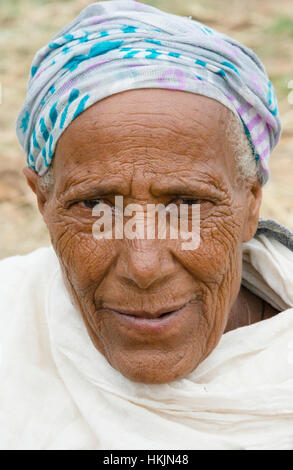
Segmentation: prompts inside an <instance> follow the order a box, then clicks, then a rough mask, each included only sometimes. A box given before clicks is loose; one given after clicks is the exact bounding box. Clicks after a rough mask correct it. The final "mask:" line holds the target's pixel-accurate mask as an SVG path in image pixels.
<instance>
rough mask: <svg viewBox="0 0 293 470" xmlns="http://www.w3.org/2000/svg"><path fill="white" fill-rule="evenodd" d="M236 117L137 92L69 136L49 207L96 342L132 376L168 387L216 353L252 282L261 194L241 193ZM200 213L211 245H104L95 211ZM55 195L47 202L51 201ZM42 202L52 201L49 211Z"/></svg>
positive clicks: (110, 103) (186, 97)
mask: <svg viewBox="0 0 293 470" xmlns="http://www.w3.org/2000/svg"><path fill="white" fill-rule="evenodd" d="M228 119H230V111H229V110H227V109H226V108H225V107H224V106H222V105H221V104H220V103H217V102H216V101H214V100H211V99H208V98H205V97H202V96H197V95H193V94H191V93H186V92H180V91H174V90H160V89H157V90H154V89H145V90H135V91H134V90H132V91H127V92H124V93H120V94H117V95H114V96H112V97H110V98H107V99H105V100H103V101H101V102H99V103H97V104H96V105H94V106H92V107H91V108H89V109H88V110H86V111H85V112H84V113H83V114H81V115H80V116H79V117H78V118H77V119H75V120H74V121H73V122H72V123H71V124H70V126H69V127H68V129H67V130H66V131H65V132H64V134H63V135H62V137H61V138H60V140H59V142H58V145H57V150H56V154H55V159H54V165H53V170H54V187H53V190H52V192H51V193H50V195H43V196H42V197H41V196H40V195H39V203H40V207H41V210H42V212H43V215H44V218H45V221H46V223H47V226H48V228H49V231H50V235H51V239H52V243H53V246H54V249H55V251H56V253H57V255H58V257H59V260H60V263H61V266H62V270H63V274H64V278H65V281H66V285H67V288H68V289H69V292H70V295H71V296H72V298H73V300H74V302H75V304H76V306H77V307H78V309H79V311H80V313H81V315H82V317H83V320H84V322H85V325H86V327H87V330H88V333H89V336H90V338H91V340H92V341H93V343H94V345H95V346H96V348H97V349H98V350H99V351H100V352H101V353H102V354H103V355H104V356H105V357H106V359H107V360H108V361H109V363H110V364H111V365H112V366H113V367H114V368H116V369H118V370H119V371H120V372H121V373H122V374H123V375H124V376H126V377H128V378H129V379H131V380H134V381H140V382H145V383H164V382H169V381H172V380H175V379H178V378H180V377H183V376H185V375H186V374H188V373H189V372H191V371H192V370H194V369H195V368H196V367H197V365H198V364H199V363H200V362H201V361H202V360H203V359H204V358H206V357H207V355H208V354H209V353H210V352H211V351H212V350H213V349H214V348H215V346H216V345H217V343H218V341H219V340H220V338H221V335H222V334H223V332H224V329H225V325H226V323H227V319H228V315H229V311H230V308H231V306H232V304H233V302H234V301H235V299H236V297H237V294H238V291H239V286H240V280H241V259H242V255H241V252H242V243H243V241H247V240H248V239H249V238H251V237H252V236H253V234H254V232H255V229H256V222H257V218H258V217H257V215H256V212H257V209H256V204H257V203H256V197H255V194H254V192H253V191H252V190H251V188H248V187H246V185H245V184H240V182H239V178H238V173H237V169H236V166H235V161H234V160H235V155H234V154H233V149H232V148H231V146H230V144H229V141H228V140H227V137H226V133H225V126H226V124H227V120H228ZM117 195H120V196H123V201H124V206H126V205H128V204H129V203H139V204H140V205H141V206H142V207H143V208H146V205H147V204H156V203H162V204H164V205H167V204H169V203H171V202H172V203H174V204H186V205H189V204H191V203H194V204H200V210H201V224H200V235H201V241H200V246H199V247H198V248H197V249H195V250H183V249H182V243H181V241H180V240H173V239H170V238H169V239H168V237H167V239H166V240H161V239H160V240H159V239H158V238H157V237H156V238H155V239H153V240H148V239H134V240H129V239H121V240H117V239H116V240H115V239H110V240H106V239H104V240H97V239H95V238H94V237H93V234H92V227H93V223H94V221H95V220H96V219H95V217H93V215H92V207H93V206H94V205H95V204H98V203H99V202H101V201H102V202H104V203H106V204H108V205H110V206H113V204H114V198H115V196H117ZM42 198H43V199H42ZM40 200H41V202H40Z"/></svg>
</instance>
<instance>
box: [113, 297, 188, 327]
mask: <svg viewBox="0 0 293 470" xmlns="http://www.w3.org/2000/svg"><path fill="white" fill-rule="evenodd" d="M188 306H189V303H188V304H185V305H183V306H182V307H181V308H180V309H179V310H176V311H175V312H173V313H169V314H167V315H164V316H163V317H160V318H153V319H151V318H139V317H135V316H132V315H125V314H123V313H119V312H117V311H115V310H110V311H111V312H112V313H114V315H116V316H117V319H118V320H119V322H121V323H122V324H123V325H124V326H126V327H128V328H129V329H135V330H138V331H140V332H142V333H160V332H162V331H164V332H165V331H166V330H167V329H169V328H172V327H174V326H176V325H177V324H178V322H180V321H181V317H182V316H183V315H184V313H185V312H186V311H187V309H188Z"/></svg>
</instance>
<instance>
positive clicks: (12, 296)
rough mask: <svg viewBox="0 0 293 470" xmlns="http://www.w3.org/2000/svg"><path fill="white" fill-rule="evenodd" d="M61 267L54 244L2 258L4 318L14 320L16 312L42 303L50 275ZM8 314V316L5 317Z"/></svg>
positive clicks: (0, 286) (0, 291)
mask: <svg viewBox="0 0 293 470" xmlns="http://www.w3.org/2000/svg"><path fill="white" fill-rule="evenodd" d="M58 267H59V262H58V258H57V256H56V254H55V252H54V250H53V248H52V247H46V248H39V249H37V250H35V251H33V252H31V253H29V254H27V255H21V256H11V257H9V258H5V259H3V260H1V261H0V318H1V320H3V319H5V320H7V321H9V322H10V320H12V318H13V317H14V313H16V311H18V310H20V311H22V312H23V313H24V311H25V310H30V308H32V307H33V305H32V304H36V305H37V304H38V305H40V300H42V299H43V298H44V295H45V292H46V288H47V285H48V282H49V281H50V278H51V277H52V276H53V274H54V273H55V272H56V270H57V269H58ZM3 317H4V318H3Z"/></svg>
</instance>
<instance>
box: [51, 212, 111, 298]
mask: <svg viewBox="0 0 293 470" xmlns="http://www.w3.org/2000/svg"><path fill="white" fill-rule="evenodd" d="M92 226H93V221H87V220H85V221H80V220H76V219H74V218H73V217H68V216H61V215H60V216H58V217H55V220H53V219H52V218H51V223H50V224H48V228H49V231H50V235H51V240H52V244H53V247H54V249H55V251H56V253H57V256H58V258H59V261H60V263H61V266H62V269H63V272H64V273H65V276H66V278H67V280H68V281H69V283H70V285H71V286H72V287H73V289H74V291H75V292H76V293H78V296H80V299H83V298H89V297H90V295H91V293H94V291H95V289H96V288H97V285H99V283H100V282H101V281H102V279H103V278H104V276H105V273H106V272H107V270H108V269H109V267H110V266H111V264H112V262H113V260H114V259H115V256H116V254H115V253H116V250H115V244H113V241H112V240H96V239H95V238H94V236H93V234H92ZM113 245H114V246H113Z"/></svg>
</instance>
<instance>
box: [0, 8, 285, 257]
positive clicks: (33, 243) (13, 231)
mask: <svg viewBox="0 0 293 470" xmlns="http://www.w3.org/2000/svg"><path fill="white" fill-rule="evenodd" d="M90 3H91V2H90V1H86V0H63V1H62V0H61V1H60V0H58V1H56V0H0V82H1V88H2V103H1V105H0V156H1V158H0V258H3V257H6V256H10V255H14V254H23V253H27V252H29V251H31V250H33V249H34V248H37V247H39V246H43V245H47V244H48V243H49V238H48V235H47V231H46V227H45V225H44V223H43V222H42V219H41V217H40V215H39V213H38V210H37V206H36V202H35V199H34V197H33V195H32V194H31V193H30V191H29V189H28V188H27V187H26V184H25V182H24V178H23V176H22V171H21V170H22V168H23V166H24V164H25V157H24V155H23V153H22V151H21V149H20V147H19V145H18V142H17V139H16V135H15V130H14V123H15V119H16V115H17V112H18V110H19V108H20V106H21V105H22V102H23V100H24V97H25V90H26V83H27V76H28V71H29V69H30V64H31V61H32V59H33V56H34V53H35V52H36V51H37V49H38V48H39V47H41V46H43V45H44V44H46V43H47V42H48V40H49V39H50V38H51V37H52V36H53V35H54V34H55V33H56V32H58V31H59V29H61V27H63V26H64V25H65V24H66V23H68V22H69V21H71V20H72V19H73V18H74V16H76V14H77V13H78V12H79V11H80V10H81V9H82V8H83V7H85V6H86V5H88V4H90ZM145 3H148V4H151V5H154V6H159V7H160V8H162V9H164V10H166V11H170V12H172V13H177V14H181V15H185V16H190V15H192V17H193V18H194V19H197V20H199V21H202V22H204V23H207V24H208V25H210V26H212V27H213V28H215V29H218V30H220V31H222V32H225V33H226V34H229V35H231V36H233V37H235V38H236V39H238V40H240V41H241V42H244V43H245V44H246V45H247V46H249V47H251V48H253V49H254V50H255V51H256V52H257V53H258V54H259V56H260V57H261V59H262V61H263V62H264V64H265V66H266V68H267V71H268V73H269V75H270V77H271V79H272V82H273V84H274V86H275V88H276V91H277V95H278V98H279V107H280V111H281V117H282V123H283V128H284V130H283V136H282V139H281V141H280V143H279V145H278V147H277V148H276V150H275V151H274V153H273V155H272V160H271V180H270V182H269V183H268V184H267V185H266V186H265V188H264V200H263V206H262V216H263V217H266V218H274V219H276V220H278V221H280V222H281V223H283V224H285V225H287V226H288V227H290V228H291V229H293V99H292V100H290V101H291V103H292V104H290V103H289V99H288V96H289V92H290V89H291V88H289V85H290V87H292V90H293V1H292V0H279V1H276V0H232V1H230V0H154V1H147V0H145ZM290 81H292V82H291V83H290V84H289V82H290ZM292 93H293V92H292Z"/></svg>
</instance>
